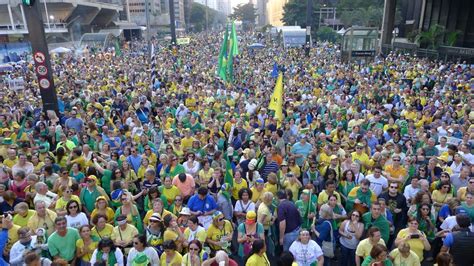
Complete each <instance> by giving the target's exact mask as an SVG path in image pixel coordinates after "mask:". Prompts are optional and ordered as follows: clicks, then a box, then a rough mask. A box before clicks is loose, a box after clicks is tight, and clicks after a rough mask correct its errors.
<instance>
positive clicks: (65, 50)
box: [49, 47, 72, 54]
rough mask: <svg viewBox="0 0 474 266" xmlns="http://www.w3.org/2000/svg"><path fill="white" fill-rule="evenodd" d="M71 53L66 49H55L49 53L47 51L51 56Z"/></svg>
mask: <svg viewBox="0 0 474 266" xmlns="http://www.w3.org/2000/svg"><path fill="white" fill-rule="evenodd" d="M70 52H72V51H71V49H68V48H66V47H58V48H55V49H53V50H51V51H49V53H51V54H67V53H70Z"/></svg>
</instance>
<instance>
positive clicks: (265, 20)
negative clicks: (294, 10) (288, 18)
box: [256, 0, 287, 26]
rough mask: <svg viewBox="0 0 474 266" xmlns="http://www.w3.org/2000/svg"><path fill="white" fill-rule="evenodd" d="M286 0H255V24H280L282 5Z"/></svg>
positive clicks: (281, 23)
mask: <svg viewBox="0 0 474 266" xmlns="http://www.w3.org/2000/svg"><path fill="white" fill-rule="evenodd" d="M286 3H287V0H257V4H256V8H257V25H258V26H265V25H267V24H271V25H272V26H282V25H283V22H282V21H281V19H282V18H283V6H284V5H285V4H286Z"/></svg>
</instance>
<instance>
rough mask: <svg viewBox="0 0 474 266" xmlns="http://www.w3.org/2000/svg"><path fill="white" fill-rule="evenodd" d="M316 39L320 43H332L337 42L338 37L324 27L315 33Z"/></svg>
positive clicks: (330, 29)
mask: <svg viewBox="0 0 474 266" xmlns="http://www.w3.org/2000/svg"><path fill="white" fill-rule="evenodd" d="M316 37H317V38H318V40H320V41H329V42H333V43H334V42H336V41H337V39H338V37H339V35H338V34H337V32H336V31H335V30H333V29H332V28H330V27H326V26H324V27H321V28H319V29H318V31H317V32H316Z"/></svg>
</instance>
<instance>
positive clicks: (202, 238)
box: [184, 227, 207, 243]
mask: <svg viewBox="0 0 474 266" xmlns="http://www.w3.org/2000/svg"><path fill="white" fill-rule="evenodd" d="M201 229H202V230H198V231H197V232H195V233H193V232H191V229H189V227H186V229H184V238H185V239H186V240H188V241H189V238H190V236H191V234H194V237H193V238H191V239H193V240H194V239H197V240H199V242H201V243H204V242H206V238H207V232H206V230H205V229H203V228H201Z"/></svg>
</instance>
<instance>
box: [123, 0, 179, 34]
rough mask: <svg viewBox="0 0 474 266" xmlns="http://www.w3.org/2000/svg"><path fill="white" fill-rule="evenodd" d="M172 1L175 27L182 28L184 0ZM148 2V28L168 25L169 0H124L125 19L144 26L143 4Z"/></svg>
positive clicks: (144, 13) (144, 11)
mask: <svg viewBox="0 0 474 266" xmlns="http://www.w3.org/2000/svg"><path fill="white" fill-rule="evenodd" d="M173 1H174V15H175V20H176V27H177V28H184V27H185V25H186V23H185V14H184V7H185V6H184V0H173ZM146 2H148V15H149V18H150V28H152V29H157V28H158V27H162V26H168V25H169V24H170V17H169V1H168V0H124V2H123V4H124V10H128V12H126V13H127V14H129V15H127V16H128V17H127V16H126V18H125V19H123V18H122V20H127V21H129V22H131V23H135V24H136V25H138V26H146V10H145V5H146Z"/></svg>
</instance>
